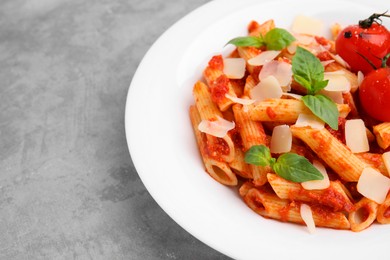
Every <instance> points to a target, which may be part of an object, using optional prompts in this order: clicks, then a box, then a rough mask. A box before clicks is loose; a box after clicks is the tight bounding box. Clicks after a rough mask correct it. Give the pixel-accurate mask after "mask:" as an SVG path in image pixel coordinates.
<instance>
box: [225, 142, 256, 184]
mask: <svg viewBox="0 0 390 260" xmlns="http://www.w3.org/2000/svg"><path fill="white" fill-rule="evenodd" d="M244 158H245V154H244V152H243V151H242V150H241V149H240V148H238V147H236V149H235V152H234V160H233V161H231V162H230V163H229V166H230V168H231V169H232V171H233V172H234V173H236V174H237V175H239V176H241V177H243V178H245V179H253V174H252V170H251V168H250V167H249V164H247V163H246V162H245V160H244Z"/></svg>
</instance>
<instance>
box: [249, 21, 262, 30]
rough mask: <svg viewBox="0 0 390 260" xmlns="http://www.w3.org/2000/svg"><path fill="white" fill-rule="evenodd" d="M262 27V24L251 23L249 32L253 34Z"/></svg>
mask: <svg viewBox="0 0 390 260" xmlns="http://www.w3.org/2000/svg"><path fill="white" fill-rule="evenodd" d="M259 27H260V24H259V23H258V22H256V21H251V22H250V23H249V25H248V32H249V33H251V32H253V31H255V30H257V28H259Z"/></svg>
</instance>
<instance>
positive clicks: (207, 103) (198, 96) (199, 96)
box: [193, 81, 234, 162]
mask: <svg viewBox="0 0 390 260" xmlns="http://www.w3.org/2000/svg"><path fill="white" fill-rule="evenodd" d="M193 96H194V98H195V105H196V107H197V110H198V112H199V115H200V118H201V120H208V121H215V120H217V119H218V117H220V118H223V115H222V113H221V111H219V109H218V107H217V106H216V105H215V104H214V102H213V101H212V100H211V95H210V91H209V89H208V87H207V86H206V84H204V83H203V82H201V81H198V82H197V83H195V85H194V88H193ZM206 137H207V142H208V146H209V147H210V149H209V150H210V151H213V153H214V157H215V158H217V157H220V158H222V159H223V160H224V161H226V162H231V161H233V160H234V143H233V141H232V139H231V136H230V135H229V133H228V134H227V135H226V136H224V137H223V138H218V137H215V136H212V135H209V134H207V135H206Z"/></svg>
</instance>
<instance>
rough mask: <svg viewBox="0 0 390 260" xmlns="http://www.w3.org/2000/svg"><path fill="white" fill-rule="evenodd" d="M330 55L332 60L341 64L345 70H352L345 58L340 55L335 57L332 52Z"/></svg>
mask: <svg viewBox="0 0 390 260" xmlns="http://www.w3.org/2000/svg"><path fill="white" fill-rule="evenodd" d="M329 55H330V56H331V57H332V59H334V60H335V61H336V62H337V63H338V64H340V65H341V66H343V67H344V68H347V69H349V68H351V66H349V64H348V63H347V62H346V61H345V60H344V59H343V58H341V56H340V55H338V54H336V55H335V54H333V53H331V52H329Z"/></svg>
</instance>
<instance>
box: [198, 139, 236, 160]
mask: <svg viewBox="0 0 390 260" xmlns="http://www.w3.org/2000/svg"><path fill="white" fill-rule="evenodd" d="M203 150H204V153H205V154H206V155H207V156H208V157H210V158H213V159H215V160H217V161H224V159H223V158H222V157H223V156H224V155H228V154H229V152H230V148H229V146H228V144H227V143H226V142H225V140H223V139H222V138H217V137H213V138H212V141H209V140H206V141H205V147H203Z"/></svg>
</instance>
